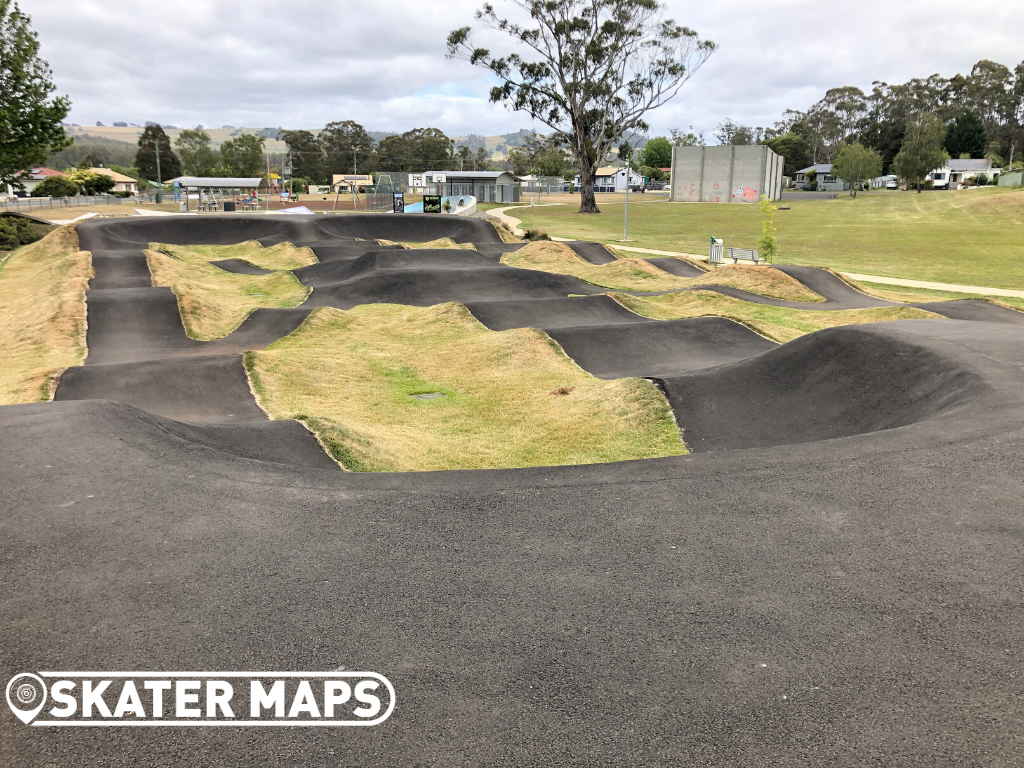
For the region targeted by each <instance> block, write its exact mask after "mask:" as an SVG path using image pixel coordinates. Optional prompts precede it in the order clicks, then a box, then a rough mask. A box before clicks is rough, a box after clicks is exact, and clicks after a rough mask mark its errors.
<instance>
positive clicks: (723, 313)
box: [612, 291, 941, 343]
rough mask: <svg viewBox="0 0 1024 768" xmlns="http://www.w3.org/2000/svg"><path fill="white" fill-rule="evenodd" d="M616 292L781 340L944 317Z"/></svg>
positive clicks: (624, 298)
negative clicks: (720, 319)
mask: <svg viewBox="0 0 1024 768" xmlns="http://www.w3.org/2000/svg"><path fill="white" fill-rule="evenodd" d="M612 295H613V296H614V298H615V300H616V301H618V302H619V303H620V304H622V305H623V306H624V307H626V308H627V309H629V310H631V311H633V312H636V313H637V314H638V315H643V316H644V317H650V318H653V319H655V320H678V319H681V318H684V317H706V316H709V315H711V316H718V317H727V318H729V319H730V320H735V321H736V322H738V323H742V324H743V325H745V326H747V327H748V328H751V329H753V330H754V331H757V332H758V333H760V334H761V335H762V336H765V337H767V338H769V339H771V340H772V341H777V342H779V343H785V342H787V341H792V340H793V339H795V338H798V337H800V336H803V335H804V334H807V333H813V332H814V331H820V330H821V329H822V328H833V327H835V326H837V325H855V324H858V323H880V322H884V321H886V320H919V319H924V318H940V319H941V317H940V316H939V315H936V314H934V313H933V312H927V311H925V310H923V309H917V308H915V307H876V308H872V309H848V310H840V311H831V310H830V311H820V310H819V311H812V310H803V309H789V308H788V307H772V306H769V305H766V304H754V303H752V302H749V301H741V300H739V299H734V298H733V297H731V296H723V295H722V294H720V293H715V292H714V291H685V292H682V293H670V294H666V295H665V296H649V297H641V296H629V295H625V294H619V293H616V294H612Z"/></svg>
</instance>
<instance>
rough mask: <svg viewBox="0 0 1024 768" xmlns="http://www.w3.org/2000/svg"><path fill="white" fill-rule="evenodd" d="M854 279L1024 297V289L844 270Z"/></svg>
mask: <svg viewBox="0 0 1024 768" xmlns="http://www.w3.org/2000/svg"><path fill="white" fill-rule="evenodd" d="M842 274H844V275H846V276H847V277H849V278H850V279H852V280H858V281H863V282H865V283H882V284H883V285H902V286H905V287H907V288H928V289H929V290H932V291H949V292H950V293H975V294H979V295H981V296H1012V297H1014V298H1018V299H1024V291H1015V290H1013V289H1011V288H986V287H984V286H980V285H956V284H954V283H929V282H926V281H924V280H904V279H903V278H901V277H879V276H878V275H858V274H854V273H853V272H843V273H842Z"/></svg>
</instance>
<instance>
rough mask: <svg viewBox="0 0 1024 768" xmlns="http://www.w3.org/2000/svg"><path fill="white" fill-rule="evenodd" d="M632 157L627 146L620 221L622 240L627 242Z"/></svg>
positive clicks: (631, 151) (631, 152)
mask: <svg viewBox="0 0 1024 768" xmlns="http://www.w3.org/2000/svg"><path fill="white" fill-rule="evenodd" d="M632 159H633V149H632V147H630V148H629V151H628V152H627V153H626V211H625V215H624V217H623V222H622V242H624V243H628V242H629V167H630V161H631V160H632Z"/></svg>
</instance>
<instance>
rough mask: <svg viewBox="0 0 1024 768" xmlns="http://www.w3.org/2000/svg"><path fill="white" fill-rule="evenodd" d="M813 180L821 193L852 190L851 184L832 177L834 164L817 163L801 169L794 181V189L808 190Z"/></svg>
mask: <svg viewBox="0 0 1024 768" xmlns="http://www.w3.org/2000/svg"><path fill="white" fill-rule="evenodd" d="M811 179H814V180H815V181H816V182H817V187H816V188H817V190H818V191H819V192H846V191H847V190H849V189H850V185H849V184H847V183H846V182H845V181H843V180H842V179H837V178H836V177H835V176H833V175H832V163H816V164H815V165H809V166H807V167H806V168H802V169H800V170H799V171H797V172H796V176H795V177H794V179H793V187H794V188H795V189H803V190H806V189H808V188H809V187H810V184H811Z"/></svg>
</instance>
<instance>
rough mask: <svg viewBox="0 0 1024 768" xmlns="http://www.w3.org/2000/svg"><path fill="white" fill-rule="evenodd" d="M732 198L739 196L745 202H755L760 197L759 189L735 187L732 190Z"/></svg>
mask: <svg viewBox="0 0 1024 768" xmlns="http://www.w3.org/2000/svg"><path fill="white" fill-rule="evenodd" d="M732 198H733V200H735V199H736V198H740V199H741V200H743V201H744V202H747V203H756V202H758V201H759V200H760V199H761V191H760V190H759V189H755V188H754V187H736V189H734V190H733V191H732Z"/></svg>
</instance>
